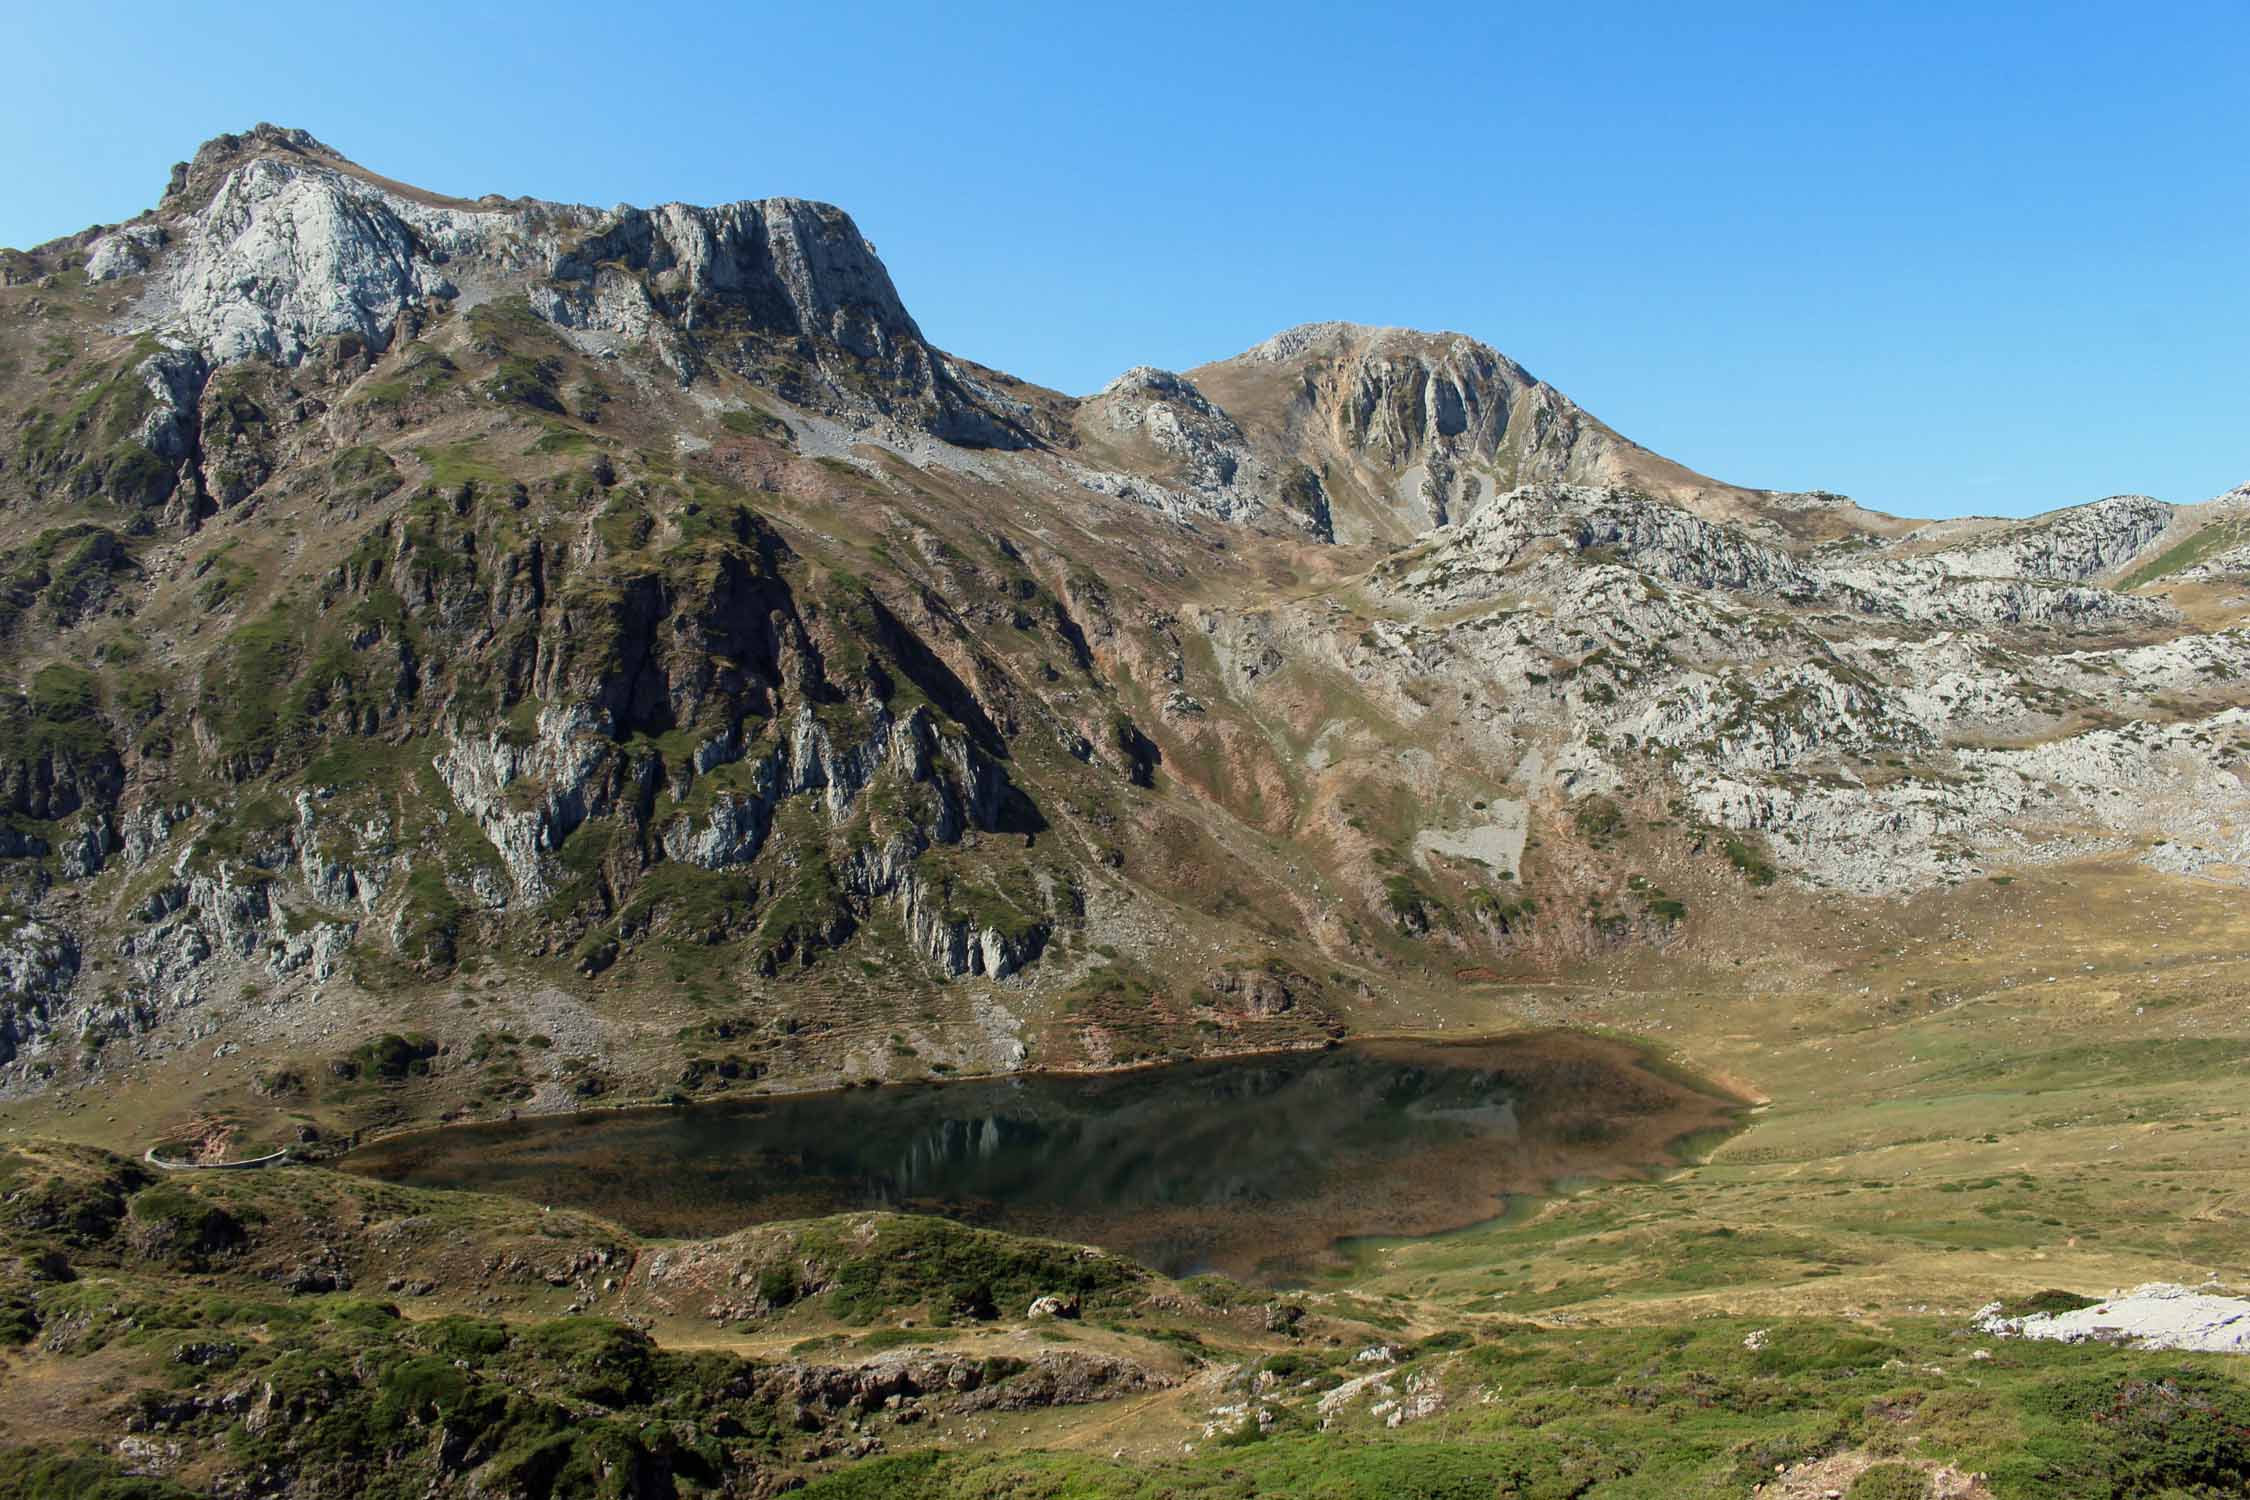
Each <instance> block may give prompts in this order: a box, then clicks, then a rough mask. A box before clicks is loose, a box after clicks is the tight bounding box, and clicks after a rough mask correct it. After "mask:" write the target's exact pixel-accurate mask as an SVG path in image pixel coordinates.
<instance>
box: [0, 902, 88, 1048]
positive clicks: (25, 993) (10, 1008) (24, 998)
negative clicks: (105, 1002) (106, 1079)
mask: <svg viewBox="0 0 2250 1500" xmlns="http://www.w3.org/2000/svg"><path fill="white" fill-rule="evenodd" d="M80 958H81V955H80V953H79V948H78V940H77V939H76V938H75V937H73V936H72V935H71V934H70V933H69V932H68V931H66V930H64V929H63V928H61V927H57V926H55V925H53V924H51V923H47V922H34V921H24V920H22V919H20V918H9V919H8V921H7V922H6V924H5V928H4V930H0V1065H5V1064H7V1063H11V1062H14V1061H15V1060H16V1057H17V1055H18V1054H19V1053H21V1052H22V1051H23V1049H24V1048H25V1046H26V1045H28V1044H31V1043H34V1042H38V1041H43V1040H44V1039H45V1038H46V1037H47V1036H48V1035H49V1034H50V1033H51V1032H52V1031H53V1029H54V1027H55V1023H56V1021H57V1019H58V1012H59V1011H60V1009H61V1008H62V1006H63V1005H64V1004H65V1003H66V1001H67V998H68V996H69V994H70V988H71V985H72V984H73V983H75V982H76V980H77V978H78V965H79V962H80Z"/></svg>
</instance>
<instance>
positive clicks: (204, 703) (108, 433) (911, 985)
mask: <svg viewBox="0 0 2250 1500" xmlns="http://www.w3.org/2000/svg"><path fill="white" fill-rule="evenodd" d="M0 278H4V281H5V285H4V286H0V424H4V425H5V431H4V432H0V453H4V455H5V462H4V465H0V505H4V507H5V508H4V510H0V515H4V517H5V523H4V525H5V529H4V534H0V544H4V546H5V549H6V554H7V555H6V558H5V563H4V567H5V577H6V586H5V593H4V598H5V601H6V605H5V610H4V611H0V625H4V629H5V650H6V652H7V660H8V663H9V668H8V670H9V679H10V691H9V693H8V695H7V697H6V700H5V703H4V704H0V720H4V723H5V725H6V729H5V735H4V737H0V787H4V789H5V790H4V796H0V801H4V804H5V806H4V810H5V813H6V815H7V816H6V823H5V827H4V829H0V844H4V848H0V856H4V857H0V883H4V884H5V887H6V891H7V895H8V899H9V902H10V909H11V912H12V913H14V915H13V916H12V917H11V919H10V925H9V926H8V927H7V928H6V933H5V938H4V943H0V965H4V966H5V969H6V973H7V975H8V985H7V990H6V995H5V998H0V1088H5V1089H7V1090H11V1091H17V1092H37V1091H41V1090H47V1089H52V1088H55V1087H57V1086H58V1085H63V1086H67V1085H69V1084H71V1083H74V1082H77V1081H81V1080H86V1079H96V1078H102V1079H107V1078H113V1077H120V1076H123V1075H124V1073H125V1072H126V1071H128V1070H132V1069H144V1071H143V1072H142V1073H141V1074H140V1075H137V1076H141V1077H144V1078H150V1079H157V1080H163V1079H170V1080H174V1081H175V1082H177V1081H182V1080H185V1079H186V1077H187V1076H188V1075H187V1073H186V1071H185V1070H186V1069H187V1068H188V1066H189V1064H188V1062H187V1060H186V1059H187V1057H188V1053H187V1052H186V1050H185V1049H186V1048H187V1046H188V1045H189V1043H191V1042H194V1041H198V1040H200V1039H202V1038H205V1037H212V1036H224V1037H226V1038H228V1039H230V1041H232V1042H235V1043H239V1044H240V1045H241V1046H243V1047H246V1048H248V1049H249V1052H248V1054H246V1056H247V1057H248V1058H250V1059H252V1060H254V1061H255V1062H256V1067H255V1068H254V1069H247V1070H244V1071H238V1072H235V1073H231V1074H230V1073H227V1072H226V1071H225V1070H223V1069H222V1070H221V1072H220V1075H219V1076H218V1077H216V1078H215V1080H214V1081H213V1082H211V1083H210V1084H208V1085H205V1084H204V1083H203V1082H202V1081H201V1080H197V1082H196V1083H195V1085H194V1086H193V1087H192V1088H184V1089H183V1091H182V1093H181V1096H180V1097H181V1098H182V1099H183V1100H184V1101H186V1102H185V1103H183V1104H182V1105H181V1108H183V1109H193V1108H202V1107H204V1106H205V1105H210V1106H211V1107H214V1108H216V1107H220V1106H221V1105H223V1104H224V1103H225V1102H226V1101H227V1100H229V1099H240V1098H242V1097H244V1091H246V1090H252V1089H261V1090H265V1091H266V1096H267V1097H272V1096H273V1094H274V1091H276V1090H280V1091H282V1092H283V1093H286V1092H287V1090H288V1089H289V1088H290V1087H291V1086H292V1085H290V1084H289V1083H288V1081H287V1080H289V1079H290V1078H295V1079H297V1080H298V1083H297V1084H296V1085H295V1086H296V1087H299V1088H302V1087H303V1086H304V1084H303V1080H304V1079H305V1078H306V1077H308V1076H319V1074H320V1070H321V1069H322V1068H323V1067H326V1066H328V1065H329V1064H330V1063H334V1062H336V1061H337V1059H338V1057H339V1056H340V1055H341V1054H343V1053H347V1052H349V1051H350V1050H351V1048H352V1047H355V1046H357V1045H359V1044H360V1043H361V1042H369V1041H372V1040H375V1039H380V1038H382V1037H385V1036H390V1037H391V1038H392V1039H393V1040H397V1039H399V1037H400V1036H401V1035H402V1034H403V1033H405V1032H407V1031H412V1032H413V1033H414V1034H415V1035H417V1036H421V1037H424V1038H426V1039H427V1041H428V1043H429V1045H430V1046H431V1047H432V1048H433V1049H442V1056H444V1057H445V1058H446V1059H448V1062H447V1064H446V1065H445V1066H444V1067H442V1068H440V1069H439V1070H438V1072H437V1075H436V1076H437V1077H438V1078H439V1080H440V1082H439V1084H438V1085H436V1086H435V1088H436V1092H435V1093H434V1094H433V1095H432V1096H431V1098H430V1100H428V1101H426V1102H427V1107H429V1108H431V1109H433V1110H435V1109H441V1108H442V1109H444V1110H446V1111H450V1112H454V1113H461V1112H467V1113H470V1114H481V1113H492V1112H498V1111H503V1110H506V1109H510V1108H516V1107H524V1106H529V1107H538V1108H560V1107H567V1106H570V1105H573V1104H575V1103H578V1102H581V1101H583V1100H585V1099H588V1098H592V1097H597V1096H603V1095H610V1096H622V1097H650V1096H652V1095H655V1094H657V1093H659V1092H662V1091H666V1090H677V1091H681V1092H684V1093H702V1092H724V1091H726V1090H728V1089H731V1088H736V1087H740V1086H742V1085H744V1084H746V1083H747V1082H748V1081H749V1080H751V1079H755V1078H761V1077H763V1078H766V1079H769V1080H772V1081H775V1082H792V1083H816V1082H833V1081H837V1080H840V1079H857V1078H874V1077H896V1076H924V1075H927V1074H930V1073H935V1072H942V1071H946V1070H953V1069H977V1070H988V1069H1006V1068H1014V1067H1019V1066H1024V1065H1027V1064H1031V1063H1042V1064H1049V1065H1072V1066H1089V1067H1101V1066H1114V1065H1118V1064H1123V1063H1127V1062H1131V1061H1134V1060H1137V1059H1144V1058H1150V1057H1157V1056H1166V1055H1175V1054H1180V1053H1200V1052H1221V1051H1246V1050H1253V1049H1259V1048H1271V1047H1282V1046H1304V1045H1316V1044H1318V1043H1320V1042H1322V1041H1323V1040H1325V1039H1328V1038H1331V1037H1333V1036H1337V1035H1341V1034H1344V1033H1347V1032H1350V1031H1353V1030H1361V1029H1367V1028H1371V1027H1381V1026H1389V1025H1397V1024H1402V1023H1404V1022H1405V1021H1407V1020H1409V1019H1411V1018H1412V1017H1414V1016H1416V1015H1418V1014H1420V1013H1421V1009H1420V1008H1421V1007H1422V1006H1423V1005H1424V1004H1425V1003H1426V1002H1428V1001H1429V1000H1430V998H1431V997H1433V996H1437V995H1446V996H1451V995H1454V994H1455V993H1456V992H1457V991H1458V990H1459V987H1460V986H1461V985H1463V984H1466V983H1474V984H1490V985H1495V986H1500V987H1501V988H1499V989H1495V990H1494V991H1492V994H1493V996H1494V998H1493V1000H1492V1002H1491V1003H1492V1004H1493V1005H1494V1006H1496V1007H1501V1008H1502V1013H1504V1014H1514V1012H1507V1011H1505V1007H1506V1006H1507V1005H1508V1004H1511V1003H1513V1002H1511V1001H1509V1000H1507V999H1506V998H1505V996H1506V995H1507V994H1510V993H1513V992H1512V991H1508V990H1507V989H1506V986H1508V985H1509V984H1511V983H1521V984H1531V985H1537V986H1548V985H1562V986H1567V985H1570V984H1574V983H1588V982H1599V981H1600V978H1601V976H1603V975H1605V974H1610V973H1614V972H1617V971H1618V970H1619V969H1620V967H1622V966H1627V965H1640V964H1653V965H1658V966H1665V967H1667V968H1670V969H1677V970H1679V971H1681V972H1687V971H1698V972H1700V971H1702V970H1705V969H1708V968H1709V967H1710V966H1714V965H1719V964H1725V965H1727V966H1728V969H1729V972H1733V971H1734V970H1735V969H1736V967H1737V966H1741V967H1742V968H1743V969H1745V970H1746V971H1747V972H1749V973H1750V974H1752V975H1764V976H1766V977H1767V978H1769V979H1772V980H1773V981H1775V982H1777V983H1778V982H1783V981H1785V980H1786V979H1787V978H1788V977H1789V976H1791V975H1794V974H1799V973H1804V972H1811V971H1814V970H1817V969H1818V966H1819V965H1820V963H1821V962H1822V958H1821V953H1820V949H1819V939H1818V933H1819V932H1820V930H1821V926H1822V924H1823V923H1824V922H1829V921H1834V920H1841V918H1840V917H1839V916H1838V914H1839V913H1844V912H1852V911H1862V910H1870V911H1871V910H1875V909H1877V908H1879V907H1882V905H1883V904H1884V903H1887V902H1894V901H1897V900H1900V899H1906V898H1912V899H1915V900H1919V901H1925V902H1933V903H1938V904H1939V905H1941V906H1942V904H1943V903H1944V902H1945V901H1946V900H1948V899H1949V897H1948V894H1947V893H1948V892H1949V891H1952V890H1953V889H1954V888H1956V887H1958V886H1959V885H1960V883H1962V882H1964V881H1967V880H1969V879H1971V878H1972V877H1984V876H1987V875H1996V876H1999V877H2000V878H2006V872H2008V871H2010V870H2014V869H2019V868H2031V867H2038V866H2044V865H2052V864H2066V863H2069V862H2071V861H2076V860H2082V859H2089V858H2097V857H2099V858H2112V859H2115V858H2130V859H2133V860H2137V861H2139V862H2140V863H2142V864H2144V865H2146V866H2148V867H2150V868H2152V869H2153V870H2155V871H2158V872H2162V873H2165V874H2168V875H2174V876H2179V877H2182V878H2186V877H2194V878H2198V879H2203V880H2224V881H2238V880H2240V879H2241V878H2242V874H2241V872H2242V871H2243V870H2244V869H2246V868H2250V843H2246V840H2250V792H2246V790H2245V785H2244V780H2243V776H2242V765H2243V760H2242V757H2243V755H2244V753H2245V751H2246V750H2250V709H2246V707H2245V691H2244V686H2243V684H2244V678H2245V671H2246V669H2250V637H2246V635H2245V632H2244V629H2243V623H2242V622H2243V620H2244V618H2245V613H2246V611H2250V524H2246V523H2250V513H2246V511H2250V503H2246V501H2245V498H2244V493H2243V492H2241V491H2237V492H2234V493H2232V494H2230V495H2228V496H2222V497H2220V498H2219V499H2217V500H2213V501H2210V502H2207V503H2205V504H2202V505H2188V506H2176V505H2171V504H2166V503H2163V502H2160V501H2157V500H2154V499H2151V498H2148V497H2145V496H2117V497H2111V498H2109V499H2105V500H2101V501H2098V502H2096V503H2094V504H2091V505H2086V506H2080V507H2076V508H2072V509H2065V510H2059V511H2055V512H2052V513H2050V514H2048V515H2045V516H2041V517H2037V518H2033V519H2031V520H2028V521H2020V522H2002V521H1993V520H1976V519H1972V520H1962V521H1948V522H1937V523H1930V524H1914V523H1909V522H1905V521H1900V520H1897V519H1894V518H1890V517H1884V516H1878V515H1873V514H1871V513H1868V512H1865V511H1862V510H1859V509H1858V508H1857V507H1855V506H1853V505H1851V504H1850V503H1849V502H1848V501H1845V500H1843V499H1842V498H1841V497H1838V496H1835V495H1831V494H1826V493H1821V492H1813V493H1805V494H1792V493H1777V492H1772V491H1764V490H1758V489H1752V488H1746V487H1741V486H1737V485H1732V484H1728V483H1724V482H1721V481H1719V480H1715V479H1711V478H1707V477H1705V476H1703V475H1700V474H1697V473H1695V472H1693V471H1691V470H1689V469H1687V468H1685V467H1683V466H1682V465H1679V464H1677V463H1674V462H1672V461H1670V460H1668V459H1665V458H1663V457H1661V456H1659V455H1657V454H1654V453H1651V452H1649V451H1648V450H1646V449H1644V448H1641V447H1639V446H1638V445H1636V444H1634V443H1632V442H1631V441H1629V440H1628V439H1626V438H1625V437H1623V436H1621V435H1619V434H1618V433H1616V432H1615V431H1613V430H1612V429H1610V428H1609V427H1607V426H1605V425H1604V424H1603V423H1601V422H1600V421H1599V420H1598V419H1596V418H1595V417H1593V416H1592V415H1591V414H1590V413H1588V412H1587V411H1586V410H1585V409H1583V408H1581V407H1580V406H1578V405H1577V404H1576V403H1575V402H1574V401H1572V400H1571V399H1570V398H1569V397H1567V396H1565V395H1563V394H1562V393H1561V392H1559V391H1557V390H1555V389H1554V388H1553V387H1551V386H1548V385H1547V384H1545V383H1544V382H1542V381H1539V380H1537V379H1535V378H1534V377H1533V376H1531V375H1530V374H1529V373H1527V372H1526V371H1525V370H1523V369H1522V368H1521V367H1520V366H1518V365H1517V364H1516V363H1514V362H1513V361H1512V360H1509V359H1508V358H1507V357H1506V356H1504V355H1502V354H1500V353H1499V352H1498V351H1496V350H1494V349H1492V348H1490V347H1488V346H1487V345H1485V344H1482V343H1479V342H1477V341H1476V340H1473V339H1470V338H1466V337H1463V336H1460V335H1457V334H1431V333H1418V332H1413V331H1410V330H1401V329H1375V328H1365V327H1360V326H1356V325H1351V324H1342V323H1320V324H1310V325H1307V326H1305V327H1302V328H1297V329H1292V330H1290V331H1288V332H1286V333H1282V334H1279V335H1277V336H1275V337H1274V338H1273V339H1270V340H1268V341H1267V342H1265V343H1263V344H1260V345H1259V346H1257V347H1256V348H1253V349H1251V350H1248V351H1245V352H1244V353H1242V354H1239V355H1237V356H1235V357H1233V358H1230V359H1224V360H1220V361H1217V362H1215V363H1212V364H1207V365H1203V366H1201V367H1199V368H1196V369H1193V370H1189V371H1185V372H1175V371H1166V370H1160V369H1155V368H1152V367H1145V366H1144V367H1138V368H1135V369H1132V370H1129V371H1126V372H1124V373H1123V374H1121V375H1120V376H1119V377H1118V378H1117V379H1116V380H1115V381H1113V382H1111V383H1110V384H1109V385H1108V386H1106V387H1105V388H1104V389H1103V390H1101V391H1100V392H1097V393H1095V394H1092V395H1089V396H1085V397H1082V398H1078V397H1071V396H1067V395H1064V394H1062V393H1059V392H1055V391H1051V390H1047V389H1043V388H1041V387H1038V386H1036V385H1033V384H1030V383H1028V382H1025V381H1022V380H1018V379H1015V378H1013V377H1010V376H1008V375H1005V374H1002V373H1000V372H998V371H994V370H990V369H986V368H984V367H982V366H979V365H977V364H974V363H972V362H970V361H969V360H967V359H964V358H961V357H959V356H956V355H953V354H950V353H947V352H945V351H942V350H939V349H937V348H935V347H933V346H932V345H931V344H930V343H929V342H928V340H927V339H926V338H925V337H924V336H923V334H922V332H921V330H920V328H919V326H918V325H917V324H916V322H915V320H914V319H913V317H912V315H911V314H910V313H909V312H908V310H907V309H906V308H905V307H904V306H903V305H902V303H901V301H900V299H899V297H898V294H897V291H896V289H895V287H894V286H893V284H892V282H891V279H890V276H889V274H888V272H887V271H886V270H885V268H884V266H883V264H882V262H881V261H880V259H879V258H878V257H877V256H876V254H875V252H874V249H873V247H872V246H870V245H869V244H868V243H867V241H866V240H865V238H864V237H863V236H862V235H861V234H860V233H859V231H858V229H857V228H856V227H855V226H854V225H853V223H852V221H851V219H850V218H849V217H848V216H847V215H846V214H844V213H843V212H842V211H841V210H839V209H836V208H832V207H829V206H827V205H824V204H817V203H810V202H805V201H802V200H797V199H788V198H772V199H763V200H754V201H747V202H741V203H734V204H728V205H724V206H720V207H715V208H699V207H692V206H687V205H680V204H668V205H663V206H660V207H657V208H652V209H635V208H617V209H611V210H601V209H594V208H587V207H580V206H573V205H566V204H553V203H542V202H535V201H531V200H524V199H502V198H497V197H487V198H480V199H476V200H473V201H472V200H464V199H457V198H448V197H444V196H441V195H437V194H433V193H428V192H424V191H421V190H419V189H415V188H412V187H408V186H406V185H403V184H400V183H396V182H392V181H389V180H387V179H384V178H381V177H378V176H375V175H374V174H372V173H369V172H367V171H366V170H364V169H362V168H360V167H358V166H356V165H354V164H352V163H351V162H349V161H347V160H346V159H344V158H343V157H342V156H340V155H338V154H337V153H335V152H334V151H332V150H330V149H329V148H327V147H326V146H323V145H322V144H320V143H319V142H318V141H316V140H314V139H313V138H312V137H310V136H308V135H306V134H304V133H303V132H301V131H292V130H282V129H278V128H276V127H273V126H264V125H261V126H259V127H257V128H256V129H254V130H252V131H249V132H247V133H245V134H243V135H239V136H223V137H220V138H219V139H217V140H214V141H212V142H210V143H208V144H206V145H205V146H204V147H203V148H202V149H201V150H199V151H198V152H197V153H196V154H195V156H194V158H193V160H192V161H191V162H189V163H186V164H183V165H182V166H181V167H180V168H178V169H176V170H175V171H174V173H173V176H172V179H171V182H170V184H169V186H168V188H167V189H166V191H165V193H164V195H163V197H162V199H161V201H160V202H159V203H158V205H157V206H156V207H155V208H154V209H153V210H151V211H150V212H148V213H145V214H143V215H141V216H140V217H138V218H136V219H134V220H132V221H131V222H129V223H126V224H122V225H117V226H108V227H103V228H100V229H96V230H90V231H87V232H86V233H83V234H80V235H75V236H72V237H70V238H68V239H64V240H59V241H56V242H54V243H51V244H48V245H43V246H40V247H38V248H36V249H33V250H30V251H7V252H0ZM1464 976H1467V977H1466V978H1464ZM1541 992H1542V993H1544V990H1542V991H1541ZM530 1036H538V1037H543V1038H547V1039H550V1041H551V1042H552V1043H553V1045H552V1046H549V1047H542V1048H527V1047H526V1046H525V1045H524V1044H522V1043H520V1042H515V1041H503V1040H500V1039H501V1038H504V1037H506V1038H522V1037H530ZM401 1045H405V1044H404V1043H403V1042H402V1043H401ZM416 1045H420V1044H419V1043H417V1044H416ZM386 1055H388V1054H386ZM439 1055H441V1053H440V1052H439V1051H433V1052H431V1053H429V1054H427V1055H426V1056H428V1057H435V1056H439ZM468 1059H474V1063H473V1065H472V1064H471V1063H470V1062H469V1061H467V1060H468ZM425 1060H426V1059H425ZM144 1065H145V1067H144ZM199 1066H200V1065H199ZM353 1066H355V1067H356V1066H358V1064H353ZM230 1091H231V1092H230ZM417 1107H421V1106H417Z"/></svg>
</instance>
